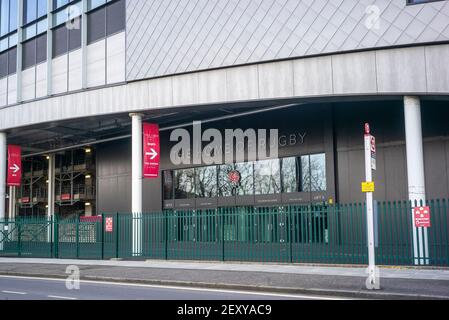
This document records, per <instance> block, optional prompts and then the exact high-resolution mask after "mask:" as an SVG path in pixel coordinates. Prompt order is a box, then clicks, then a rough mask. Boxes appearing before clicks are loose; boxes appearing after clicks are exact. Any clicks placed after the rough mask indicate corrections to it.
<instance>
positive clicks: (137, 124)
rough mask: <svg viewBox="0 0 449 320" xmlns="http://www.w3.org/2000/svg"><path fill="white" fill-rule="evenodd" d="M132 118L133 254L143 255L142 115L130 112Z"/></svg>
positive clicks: (136, 255)
mask: <svg viewBox="0 0 449 320" xmlns="http://www.w3.org/2000/svg"><path fill="white" fill-rule="evenodd" d="M130 117H131V118H132V188H131V189H132V191H131V193H132V204H131V211H132V214H133V256H135V257H138V256H141V255H142V182H143V173H142V162H143V156H142V115H141V114H138V113H132V114H130Z"/></svg>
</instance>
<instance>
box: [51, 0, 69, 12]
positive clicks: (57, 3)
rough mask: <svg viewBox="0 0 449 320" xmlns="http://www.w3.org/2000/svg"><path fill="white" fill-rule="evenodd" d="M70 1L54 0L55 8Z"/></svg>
mask: <svg viewBox="0 0 449 320" xmlns="http://www.w3.org/2000/svg"><path fill="white" fill-rule="evenodd" d="M67 3H69V0H53V10H56V9H58V8H61V7H62V6H64V5H66V4H67Z"/></svg>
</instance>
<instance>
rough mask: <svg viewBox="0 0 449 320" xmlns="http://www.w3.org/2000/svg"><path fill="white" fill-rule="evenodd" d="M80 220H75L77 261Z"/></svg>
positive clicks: (78, 255)
mask: <svg viewBox="0 0 449 320" xmlns="http://www.w3.org/2000/svg"><path fill="white" fill-rule="evenodd" d="M79 225H80V218H79V216H78V218H77V219H76V258H77V259H79V257H80V235H79V233H80V230H79V229H80V226H79Z"/></svg>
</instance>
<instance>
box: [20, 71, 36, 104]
mask: <svg viewBox="0 0 449 320" xmlns="http://www.w3.org/2000/svg"><path fill="white" fill-rule="evenodd" d="M35 98H36V66H33V67H31V68H28V69H26V70H23V71H22V100H23V101H27V100H33V99H35Z"/></svg>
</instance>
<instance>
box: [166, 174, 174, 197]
mask: <svg viewBox="0 0 449 320" xmlns="http://www.w3.org/2000/svg"><path fill="white" fill-rule="evenodd" d="M173 178H174V177H173V171H165V172H164V176H163V179H164V180H163V183H164V190H163V192H164V200H173V180H174V179H173Z"/></svg>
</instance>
